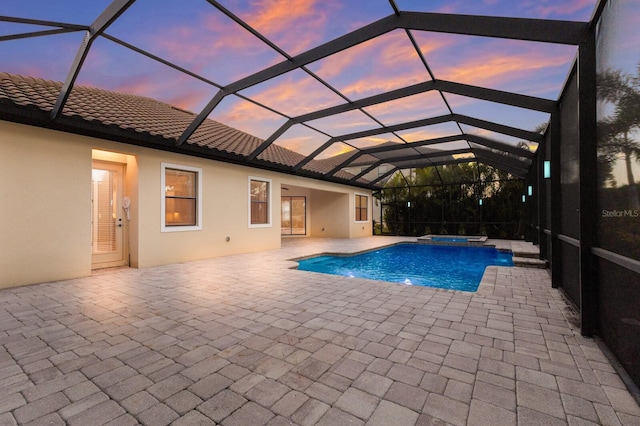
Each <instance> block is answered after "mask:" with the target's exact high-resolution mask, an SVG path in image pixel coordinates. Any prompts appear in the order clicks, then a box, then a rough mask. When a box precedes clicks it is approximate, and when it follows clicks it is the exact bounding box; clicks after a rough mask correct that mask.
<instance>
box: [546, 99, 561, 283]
mask: <svg viewBox="0 0 640 426" xmlns="http://www.w3.org/2000/svg"><path fill="white" fill-rule="evenodd" d="M549 131H550V132H551V137H550V142H551V143H550V146H549V149H550V151H551V152H550V154H551V155H550V158H551V160H550V161H551V184H550V189H551V193H550V194H549V197H550V198H551V217H550V218H549V219H550V221H551V223H550V230H551V235H550V236H549V238H551V257H550V259H549V260H550V261H551V287H553V288H560V287H562V268H563V266H562V242H561V241H560V239H559V238H558V235H560V233H561V232H562V210H563V208H562V191H561V188H562V182H561V172H562V171H561V166H560V161H561V160H562V136H561V135H562V125H561V121H560V107H559V106H558V107H556V110H555V111H554V112H553V113H552V114H551V122H550V124H549Z"/></svg>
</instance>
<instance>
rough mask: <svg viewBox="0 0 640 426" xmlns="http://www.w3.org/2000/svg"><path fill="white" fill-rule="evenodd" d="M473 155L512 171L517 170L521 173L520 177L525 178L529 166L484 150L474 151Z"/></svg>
mask: <svg viewBox="0 0 640 426" xmlns="http://www.w3.org/2000/svg"><path fill="white" fill-rule="evenodd" d="M473 153H474V154H475V155H476V156H477V157H478V158H483V159H487V160H491V161H493V162H495V163H498V164H502V165H504V166H509V167H510V168H512V169H514V170H518V171H519V172H520V173H521V174H520V176H526V175H527V172H528V170H529V164H527V163H524V162H521V161H519V160H516V159H514V158H511V157H506V156H504V155H500V154H496V153H495V152H491V151H487V150H484V149H474V150H473Z"/></svg>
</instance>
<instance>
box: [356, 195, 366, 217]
mask: <svg viewBox="0 0 640 426" xmlns="http://www.w3.org/2000/svg"><path fill="white" fill-rule="evenodd" d="M368 208H369V197H368V196H366V195H362V194H356V222H367V221H368V220H369V219H368V216H367V210H368Z"/></svg>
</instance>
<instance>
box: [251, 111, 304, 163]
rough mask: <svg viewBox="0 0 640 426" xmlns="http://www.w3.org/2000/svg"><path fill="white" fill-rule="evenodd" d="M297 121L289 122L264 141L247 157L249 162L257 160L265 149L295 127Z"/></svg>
mask: <svg viewBox="0 0 640 426" xmlns="http://www.w3.org/2000/svg"><path fill="white" fill-rule="evenodd" d="M294 124H296V123H295V121H293V120H287V121H286V122H285V123H284V124H283V125H282V126H280V128H279V129H278V130H276V131H275V132H274V133H273V134H272V135H271V136H269V137H268V138H267V139H265V140H264V142H262V143H261V144H260V145H258V147H257V148H256V149H254V150H253V152H252V153H251V154H249V156H248V157H247V158H248V159H249V161H252V160H255V159H256V157H257V156H258V155H260V154H261V153H262V152H263V151H264V150H265V149H267V148H268V147H269V145H271V144H272V143H273V142H274V141H275V140H276V139H278V138H279V137H280V136H282V135H283V134H284V133H285V132H286V131H287V130H289V129H290V128H291V126H293V125H294Z"/></svg>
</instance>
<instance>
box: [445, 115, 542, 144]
mask: <svg viewBox="0 0 640 426" xmlns="http://www.w3.org/2000/svg"><path fill="white" fill-rule="evenodd" d="M453 117H454V119H455V121H457V122H459V123H462V124H467V125H469V126H474V127H479V128H481V129H485V130H491V131H492V132H496V133H502V134H504V135H508V136H512V137H514V138H519V139H524V140H527V141H531V142H536V143H540V142H542V135H541V134H540V133H536V132H531V131H528V130H522V129H518V128H516V127H511V126H505V125H503V124H498V123H493V122H491V121H486V120H480V119H478V118H473V117H468V116H466V115H460V114H453Z"/></svg>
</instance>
